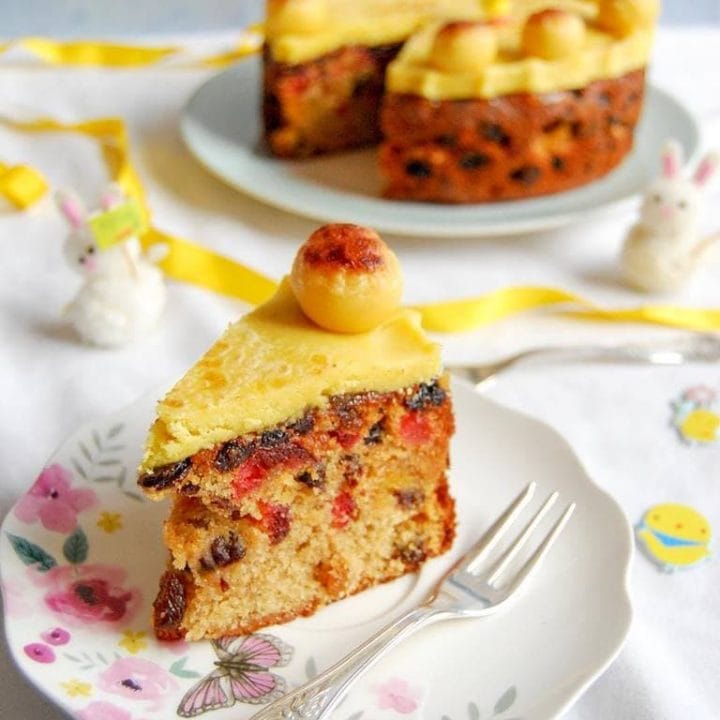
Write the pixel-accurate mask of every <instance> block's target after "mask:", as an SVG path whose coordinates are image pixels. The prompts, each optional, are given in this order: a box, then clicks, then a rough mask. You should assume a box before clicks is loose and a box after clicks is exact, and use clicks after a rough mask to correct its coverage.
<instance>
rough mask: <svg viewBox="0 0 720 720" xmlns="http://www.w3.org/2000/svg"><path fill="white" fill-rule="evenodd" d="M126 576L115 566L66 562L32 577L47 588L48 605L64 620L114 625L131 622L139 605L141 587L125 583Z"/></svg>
mask: <svg viewBox="0 0 720 720" xmlns="http://www.w3.org/2000/svg"><path fill="white" fill-rule="evenodd" d="M126 575H127V573H126V572H125V570H124V569H123V568H121V567H115V566H112V565H63V566H58V567H54V568H52V569H51V570H49V571H48V572H46V573H35V574H34V578H33V579H34V580H35V582H36V583H37V584H38V585H40V586H41V587H46V588H48V590H47V592H46V593H45V596H44V600H45V604H46V605H47V606H48V607H49V608H50V609H51V610H52V611H54V612H56V613H58V614H59V615H61V616H62V617H63V620H64V621H65V622H71V621H72V620H73V619H74V620H76V621H79V622H77V623H76V624H80V625H85V624H88V623H108V624H111V625H113V624H116V623H117V624H119V623H120V622H121V621H122V622H123V623H125V622H130V621H131V620H132V619H133V617H134V616H135V614H136V612H137V610H138V606H139V605H140V597H141V596H140V590H139V589H138V588H127V587H125V586H124V584H123V583H124V582H125V577H126Z"/></svg>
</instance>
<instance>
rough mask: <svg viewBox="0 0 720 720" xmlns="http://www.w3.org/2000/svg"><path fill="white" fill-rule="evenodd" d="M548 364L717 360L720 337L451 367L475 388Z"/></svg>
mask: <svg viewBox="0 0 720 720" xmlns="http://www.w3.org/2000/svg"><path fill="white" fill-rule="evenodd" d="M533 359H542V360H548V361H551V362H559V363H566V362H607V363H627V364H647V365H682V364H684V363H688V362H718V361H720V335H711V334H709V333H708V334H697V335H693V336H690V337H688V338H680V339H676V340H671V341H664V342H656V343H648V344H628V345H606V346H603V345H597V346H595V345H566V346H558V347H538V348H531V349H530V350H524V351H523V352H519V353H516V354H515V355H510V356H508V357H505V358H503V359H502V360H498V361H496V362H491V363H482V364H477V365H455V366H453V365H450V366H448V368H447V369H448V370H449V371H450V372H451V373H454V374H456V375H459V376H461V377H464V378H466V379H467V380H470V381H471V382H473V383H475V386H476V387H477V386H478V385H480V384H481V383H484V382H487V381H488V380H489V379H490V378H492V377H494V376H495V375H497V374H498V373H501V372H502V371H503V370H507V369H508V368H510V367H512V366H514V365H517V364H519V363H522V362H525V361H527V360H533Z"/></svg>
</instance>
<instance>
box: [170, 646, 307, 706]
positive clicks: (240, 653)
mask: <svg viewBox="0 0 720 720" xmlns="http://www.w3.org/2000/svg"><path fill="white" fill-rule="evenodd" d="M212 647H213V649H214V650H215V654H216V655H217V660H216V661H215V669H214V670H212V671H211V672H210V673H209V674H208V675H206V676H205V677H204V678H203V679H202V680H200V682H198V683H197V684H195V685H193V687H191V688H190V690H188V691H187V692H186V693H185V696H184V697H183V699H182V700H181V701H180V705H179V706H178V709H177V714H178V715H179V716H180V717H186V718H189V717H195V716H197V715H201V714H202V713H205V712H208V711H209V710H217V709H218V708H229V707H232V706H233V705H234V704H235V703H251V704H254V705H257V704H260V703H269V702H272V701H273V700H277V698H279V697H280V696H282V695H283V694H284V693H285V687H286V684H285V680H284V679H283V678H281V677H280V676H279V675H276V674H275V673H273V672H270V668H277V667H282V666H283V665H287V664H288V663H289V662H290V658H291V657H292V653H293V650H292V648H291V647H290V646H289V645H287V644H286V643H284V642H283V641H282V640H280V639H279V638H276V637H274V636H273V635H264V634H258V635H248V636H246V637H224V638H220V639H219V640H213V641H212Z"/></svg>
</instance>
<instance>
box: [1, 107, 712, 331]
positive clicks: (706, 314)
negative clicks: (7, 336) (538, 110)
mask: <svg viewBox="0 0 720 720" xmlns="http://www.w3.org/2000/svg"><path fill="white" fill-rule="evenodd" d="M0 122H3V123H5V124H6V125H8V126H10V127H13V128H15V129H17V130H23V131H26V132H49V131H71V132H79V133H82V134H84V135H86V136H88V137H92V138H94V139H95V140H97V141H98V143H99V144H100V148H101V151H102V155H103V158H104V159H105V163H106V165H107V168H108V172H109V174H110V176H111V177H112V179H113V180H115V181H116V182H118V183H119V184H120V185H121V186H122V188H123V190H124V191H125V192H126V193H127V195H128V196H129V197H132V198H134V199H135V200H136V201H137V202H138V204H139V205H140V207H141V208H142V209H143V211H144V213H145V216H146V220H147V221H148V225H149V230H148V231H147V232H146V233H145V234H144V235H143V237H142V238H141V242H142V244H143V246H144V247H145V248H149V247H150V246H151V245H154V244H156V243H158V242H161V243H165V244H167V245H168V247H169V253H168V255H167V257H166V258H165V259H164V260H163V261H162V262H161V263H160V266H161V268H162V269H163V271H164V272H165V273H166V275H167V276H168V277H170V278H173V279H175V280H181V281H184V282H189V283H193V284H195V285H198V286H200V287H203V288H206V289H209V290H213V291H215V292H218V293H222V294H224V295H228V296H230V297H234V298H237V299H239V300H242V301H244V302H246V303H249V304H251V305H257V304H259V303H262V302H264V301H265V300H267V299H268V298H270V297H271V296H272V294H273V293H274V291H275V288H276V287H277V284H276V283H275V281H273V280H271V279H270V278H268V277H266V276H265V275H262V274H261V273H259V272H257V271H255V270H253V269H251V268H248V267H246V266H245V265H243V264H242V263H239V262H237V261H235V260H232V259H230V258H228V257H224V256H223V255H220V254H218V253H215V252H213V251H212V250H208V249H207V248H205V247H202V246H200V245H197V244H195V243H192V242H190V241H188V240H185V239H183V238H179V237H176V236H173V235H169V234H168V233H165V232H163V231H161V230H158V229H157V228H155V227H153V226H152V224H150V222H149V221H150V217H151V213H150V208H149V207H148V204H147V200H146V198H145V192H144V189H143V186H142V183H141V182H140V178H139V176H138V174H137V172H136V171H135V168H134V167H133V165H132V162H131V158H130V148H129V139H128V133H127V128H126V126H125V123H124V122H123V121H122V120H121V119H120V118H99V119H95V120H89V121H86V122H80V123H62V122H59V121H57V120H54V119H52V118H45V119H39V120H34V121H30V122H18V121H14V120H8V119H2V118H0ZM0 191H1V190H0ZM539 308H549V309H554V310H558V311H559V312H561V313H562V314H563V315H566V316H570V317H574V318H577V319H582V320H595V321H607V322H635V323H637V322H639V323H653V324H657V325H665V326H668V327H676V328H683V329H687V330H698V331H714V330H720V309H703V308H688V307H676V306H670V305H668V306H652V305H648V306H641V307H635V308H621V309H607V308H602V307H599V306H597V305H595V304H594V303H592V302H590V301H588V300H586V299H585V298H583V297H581V296H579V295H576V294H573V293H570V292H567V291H565V290H562V289H558V288H551V287H509V288H502V289H500V290H495V291H493V292H491V293H488V294H486V295H482V296H480V297H475V298H468V299H463V300H454V301H450V302H441V303H431V304H426V305H419V306H416V309H417V310H418V311H419V312H420V314H421V317H422V322H423V325H424V327H425V328H426V329H427V330H431V331H435V332H442V333H450V332H462V331H467V330H472V329H475V328H479V327H483V326H485V325H490V324H491V323H495V322H498V321H500V320H503V319H505V318H508V317H511V316H513V315H517V314H519V313H523V312H527V311H530V310H535V309H539Z"/></svg>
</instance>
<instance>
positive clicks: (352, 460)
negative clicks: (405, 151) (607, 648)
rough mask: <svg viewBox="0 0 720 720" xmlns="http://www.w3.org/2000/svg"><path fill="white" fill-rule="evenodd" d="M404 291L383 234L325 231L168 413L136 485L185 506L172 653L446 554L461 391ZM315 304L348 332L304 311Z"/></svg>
mask: <svg viewBox="0 0 720 720" xmlns="http://www.w3.org/2000/svg"><path fill="white" fill-rule="evenodd" d="M314 275H316V276H314ZM296 284H297V288H298V289H297V293H295V292H293V287H294V286H295V285H296ZM328 288H329V289H330V291H328ZM343 291H345V293H346V294H344V293H343ZM400 292H401V281H400V272H399V267H398V264H397V259H396V258H395V257H394V255H392V253H391V252H390V250H389V249H388V248H387V246H385V245H384V243H383V242H382V240H381V239H380V238H379V237H378V236H377V234H375V233H374V232H372V231H370V230H367V229H365V228H360V227H357V226H353V225H329V226H326V227H324V228H321V229H320V230H318V231H316V232H315V233H313V235H312V236H311V238H310V239H309V240H308V242H307V243H306V244H305V245H304V246H302V247H301V248H300V250H299V251H298V257H297V260H296V263H295V267H294V270H293V278H292V283H291V282H290V281H289V280H286V281H284V282H283V284H282V285H281V288H280V289H279V291H278V294H277V295H276V296H275V298H273V299H272V300H271V301H269V302H268V303H266V305H264V306H263V307H260V308H258V309H257V310H256V311H255V312H253V313H251V314H250V315H248V316H246V317H244V318H242V319H241V320H239V321H238V322H237V323H235V324H234V325H233V326H231V327H230V328H229V329H228V330H227V331H226V333H225V334H224V335H223V336H222V337H221V338H220V339H219V340H218V341H217V342H216V343H215V345H214V346H213V347H212V348H211V349H210V350H209V351H208V352H207V353H206V354H205V356H204V357H203V358H201V359H200V361H199V362H198V363H197V364H196V365H195V367H193V368H191V369H190V370H189V371H188V373H187V374H186V375H185V377H184V378H182V379H181V380H180V381H179V382H178V383H177V385H176V386H175V387H174V388H173V389H172V390H171V391H170V393H168V395H167V396H166V397H165V399H164V400H163V401H162V402H161V403H159V405H158V417H157V419H156V421H155V423H154V424H153V427H152V428H151V431H150V434H149V437H148V441H147V447H146V453H145V458H144V460H143V465H142V468H141V472H140V477H139V484H140V486H141V487H142V488H143V490H144V491H145V492H146V493H147V494H148V495H149V496H150V497H152V498H153V499H160V498H162V497H170V498H172V500H173V511H172V514H171V517H170V519H169V520H168V522H167V523H166V526H165V542H166V545H167V547H168V549H169V551H170V565H169V567H168V569H167V571H166V573H165V574H164V575H163V577H162V579H161V582H160V591H159V593H158V596H157V599H156V601H155V605H154V625H155V631H156V633H157V634H158V636H159V637H163V638H176V637H188V638H190V639H197V638H200V637H218V636H220V635H227V634H238V633H246V632H251V631H253V630H254V629H257V628H259V627H262V626H264V625H268V624H272V623H274V622H280V621H285V620H290V619H292V618H293V617H296V616H297V615H303V614H309V613H311V612H313V611H314V610H315V609H316V608H318V607H320V606H322V605H324V604H326V603H328V602H331V601H333V600H336V599H339V598H342V597H345V596H347V595H349V594H352V593H354V592H358V591H360V590H362V589H363V588H365V587H369V586H371V585H374V584H377V583H379V582H384V581H386V580H389V579H392V578H394V577H397V576H399V575H401V574H403V573H405V572H409V571H411V570H414V569H416V568H417V567H419V565H420V564H422V563H423V562H424V561H425V560H426V559H427V558H430V557H433V556H434V555H437V554H439V553H441V552H444V551H445V550H447V549H448V548H449V547H450V544H451V543H452V539H453V537H454V503H453V501H452V498H451V496H450V494H449V491H448V485H447V476H446V472H447V468H448V465H449V440H450V437H451V435H452V432H453V416H452V406H451V398H450V392H449V387H448V381H447V377H446V376H444V375H443V374H442V371H441V366H440V358H439V351H438V348H437V346H436V345H435V344H434V343H432V342H431V341H430V340H429V339H428V338H427V336H426V335H425V333H424V332H423V331H422V328H421V327H420V324H419V318H418V316H417V315H416V313H415V312H414V311H411V310H408V309H403V308H400V307H398V302H399V295H400ZM318 296H319V297H320V298H322V302H323V305H324V307H323V309H322V310H321V311H320V315H317V313H315V315H316V317H317V319H318V320H319V321H320V322H322V323H324V324H325V325H326V326H327V325H332V326H333V327H335V328H336V329H337V331H333V330H329V329H326V328H324V327H321V326H320V325H318V324H317V323H316V322H314V321H313V320H312V319H310V318H309V317H308V316H307V315H306V314H305V313H304V312H303V309H302V307H303V306H304V305H308V306H309V307H312V308H317V307H318V306H317V304H314V302H315V301H316V300H317V297H318ZM323 313H324V314H323ZM358 315H359V316H361V317H360V318H358V317H356V316H358ZM368 317H372V318H373V323H368V322H367V318H368ZM328 318H330V320H329V321H328ZM358 330H362V331H361V332H358ZM210 607H212V608H213V611H212V613H210V612H208V608H210Z"/></svg>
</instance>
